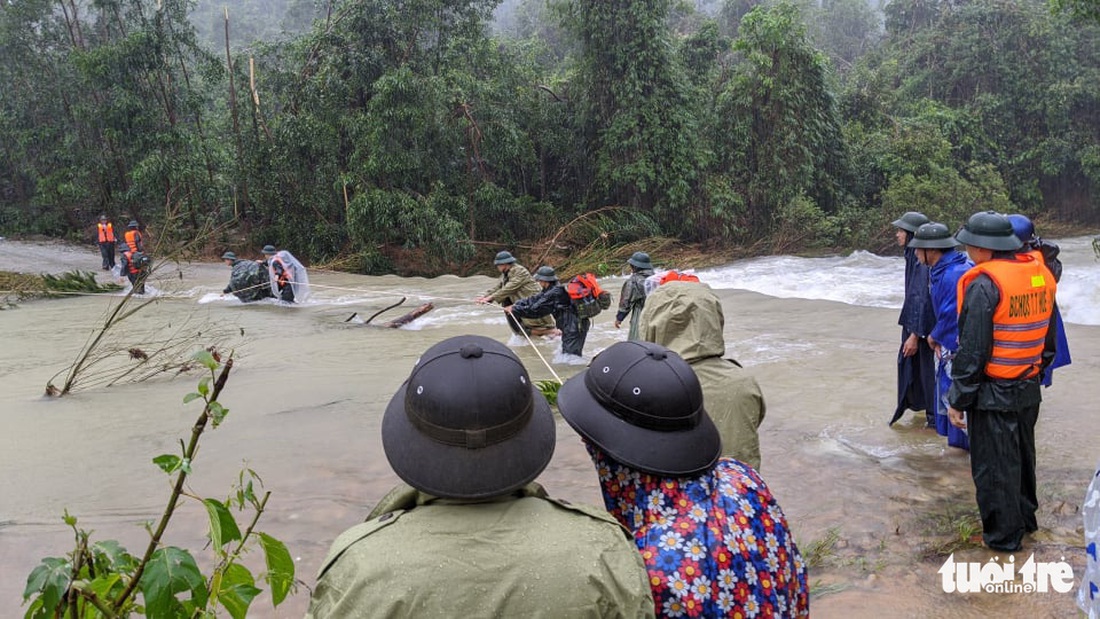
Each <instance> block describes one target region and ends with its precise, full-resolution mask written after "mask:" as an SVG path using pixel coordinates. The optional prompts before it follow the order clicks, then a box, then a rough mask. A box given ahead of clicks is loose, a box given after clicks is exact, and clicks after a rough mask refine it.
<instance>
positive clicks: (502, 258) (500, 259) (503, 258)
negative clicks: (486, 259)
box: [493, 251, 516, 266]
mask: <svg viewBox="0 0 1100 619" xmlns="http://www.w3.org/2000/svg"><path fill="white" fill-rule="evenodd" d="M515 261H516V257H515V256H513V255H512V252H507V251H502V252H499V253H497V257H496V258H493V264H495V265H497V266H500V265H502V264H512V263H513V262H515Z"/></svg>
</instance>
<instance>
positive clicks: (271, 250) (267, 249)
mask: <svg viewBox="0 0 1100 619" xmlns="http://www.w3.org/2000/svg"><path fill="white" fill-rule="evenodd" d="M260 251H262V252H263V253H264V255H265V256H270V255H272V254H274V253H275V246H274V245H264V248H263V249H261V250H260Z"/></svg>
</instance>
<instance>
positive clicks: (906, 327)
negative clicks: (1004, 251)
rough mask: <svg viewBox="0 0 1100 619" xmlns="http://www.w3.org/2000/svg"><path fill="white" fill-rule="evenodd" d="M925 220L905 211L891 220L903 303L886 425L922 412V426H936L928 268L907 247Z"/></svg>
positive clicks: (916, 214)
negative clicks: (901, 262) (894, 399)
mask: <svg viewBox="0 0 1100 619" xmlns="http://www.w3.org/2000/svg"><path fill="white" fill-rule="evenodd" d="M926 223H928V218H927V217H925V216H924V215H922V214H921V213H915V212H912V211H910V212H908V213H906V214H904V215H902V216H901V217H899V218H898V219H896V220H894V222H893V225H894V227H895V228H897V231H896V233H895V238H896V239H897V243H898V245H899V246H900V247H903V248H905V300H904V301H903V302H902V306H901V315H900V316H898V324H899V325H901V348H900V349H899V350H898V403H897V407H895V408H894V416H893V417H892V418H891V419H890V425H894V422H896V421H897V420H898V419H901V417H902V415H904V414H905V411H906V410H914V411H924V415H925V423H926V425H927V427H929V428H935V427H936V413H935V410H936V359H935V355H933V354H932V348H931V347H930V346H929V345H928V341H927V340H926V339H925V338H927V337H928V333H929V332H930V331H931V330H932V326H933V325H934V324H935V323H936V315H935V313H934V312H933V311H932V294H931V292H930V290H929V287H928V267H926V266H925V265H923V264H921V263H920V261H919V260H917V254H916V250H915V249H913V248H911V247H909V241H912V240H913V233H914V232H916V231H917V228H919V227H921V225H923V224H926Z"/></svg>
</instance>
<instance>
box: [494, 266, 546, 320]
mask: <svg viewBox="0 0 1100 619" xmlns="http://www.w3.org/2000/svg"><path fill="white" fill-rule="evenodd" d="M540 292H542V286H539V283H538V282H537V281H535V278H534V277H532V276H531V272H530V271H528V270H527V269H526V268H524V266H523V265H521V264H519V263H518V262H516V263H513V264H512V267H511V268H510V269H508V270H507V271H505V272H504V273H501V274H500V281H499V282H497V285H496V286H493V287H492V288H490V289H489V290H487V291H486V292H485V296H487V297H491V298H492V301H493V303H500V304H501V305H502V306H504V307H507V306H509V305H513V304H514V303H515V302H516V301H519V300H520V299H526V298H527V297H533V296H535V295H536V294H538V293H540ZM522 320H523V324H524V326H526V327H528V328H531V329H553V328H554V317H553V316H543V317H541V318H524V319H522Z"/></svg>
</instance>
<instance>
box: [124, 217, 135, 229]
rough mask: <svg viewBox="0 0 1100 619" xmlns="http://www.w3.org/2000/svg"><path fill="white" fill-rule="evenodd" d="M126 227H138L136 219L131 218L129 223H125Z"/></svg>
mask: <svg viewBox="0 0 1100 619" xmlns="http://www.w3.org/2000/svg"><path fill="white" fill-rule="evenodd" d="M126 227H127V228H136V227H138V222H137V220H136V219H131V220H130V223H128V224H126Z"/></svg>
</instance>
